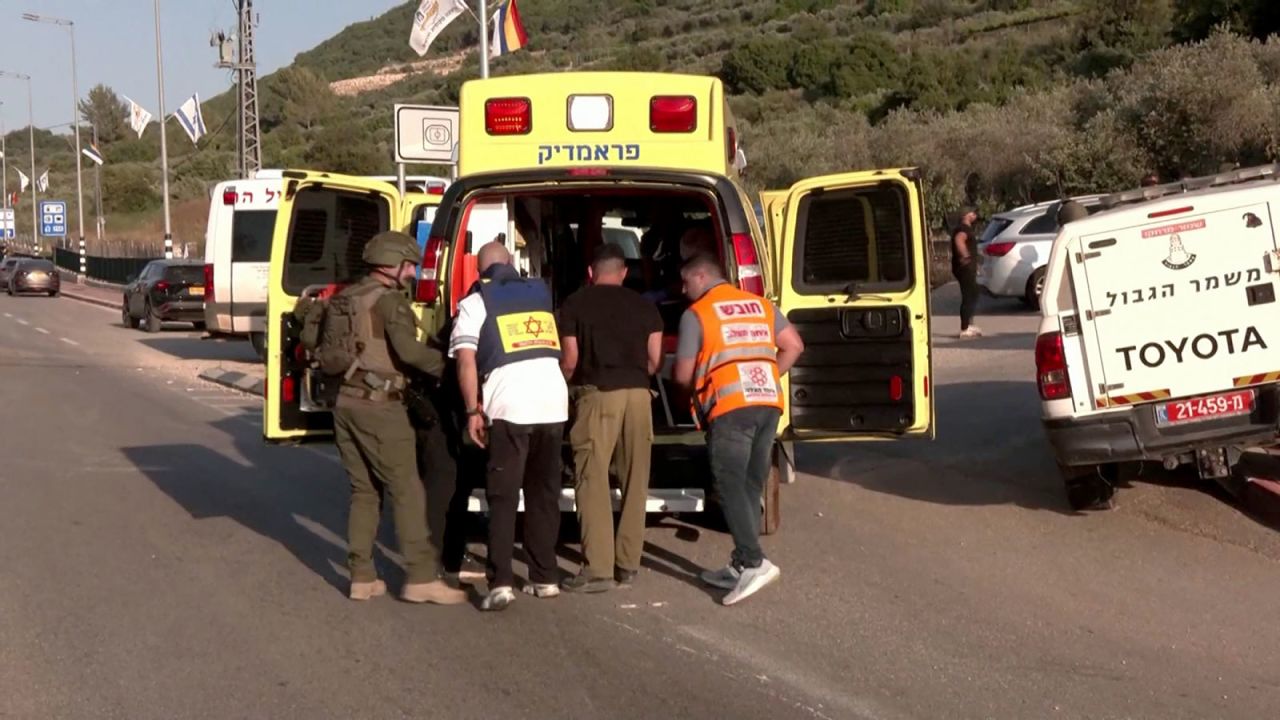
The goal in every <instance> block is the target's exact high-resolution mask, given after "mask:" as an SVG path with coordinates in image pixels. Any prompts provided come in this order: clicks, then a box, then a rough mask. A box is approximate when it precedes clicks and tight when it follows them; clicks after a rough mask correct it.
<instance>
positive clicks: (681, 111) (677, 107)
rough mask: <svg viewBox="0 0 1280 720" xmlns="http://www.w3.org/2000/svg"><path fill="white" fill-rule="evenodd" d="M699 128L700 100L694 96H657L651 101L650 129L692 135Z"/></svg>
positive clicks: (658, 131)
mask: <svg viewBox="0 0 1280 720" xmlns="http://www.w3.org/2000/svg"><path fill="white" fill-rule="evenodd" d="M697 127H698V99H697V98H695V97H693V96H692V95H655V96H654V97H652V98H650V99H649V129H650V130H652V131H653V132H656V133H690V132H693V131H694V130H695V129H697Z"/></svg>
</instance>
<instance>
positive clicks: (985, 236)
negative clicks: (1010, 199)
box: [978, 195, 1101, 308]
mask: <svg viewBox="0 0 1280 720" xmlns="http://www.w3.org/2000/svg"><path fill="white" fill-rule="evenodd" d="M1100 198H1101V196H1100V195H1084V196H1081V197H1076V198H1072V199H1073V200H1075V201H1076V202H1078V203H1080V204H1081V205H1083V206H1084V208H1085V210H1087V211H1088V212H1089V214H1091V215H1092V214H1093V213H1094V212H1096V211H1097V210H1098V209H1099V205H1098V201H1099V199H1100ZM1061 206H1062V201H1060V200H1054V201H1052V202H1043V203H1037V204H1035V205H1024V206H1022V207H1019V208H1014V209H1012V210H1007V211H1005V212H1002V213H997V214H995V215H993V216H991V220H990V221H989V222H988V223H987V227H986V229H985V230H984V231H983V233H982V237H981V238H980V239H979V240H978V254H979V255H980V256H981V260H982V264H981V265H980V266H979V268H978V284H979V285H980V286H982V287H983V288H984V289H986V291H987V292H988V293H989V294H991V295H994V296H996V297H1016V298H1021V299H1022V301H1023V302H1025V303H1026V304H1027V305H1028V306H1030V307H1033V308H1038V307H1040V292H1041V290H1043V289H1044V273H1045V265H1047V264H1048V263H1049V251H1050V250H1051V249H1052V248H1053V241H1054V238H1056V237H1058V208H1059V207H1061Z"/></svg>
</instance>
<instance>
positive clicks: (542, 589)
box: [520, 583, 560, 600]
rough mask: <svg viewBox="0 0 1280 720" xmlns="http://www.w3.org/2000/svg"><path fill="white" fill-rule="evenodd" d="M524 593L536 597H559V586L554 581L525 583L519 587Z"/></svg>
mask: <svg viewBox="0 0 1280 720" xmlns="http://www.w3.org/2000/svg"><path fill="white" fill-rule="evenodd" d="M520 589H521V590H523V591H524V592H525V594H526V595H532V596H534V597H536V598H542V599H544V600H545V599H547V598H553V597H560V586H559V585H557V584H555V583H525V585H524V587H523V588H520Z"/></svg>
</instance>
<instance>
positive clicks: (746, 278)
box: [733, 233, 764, 297]
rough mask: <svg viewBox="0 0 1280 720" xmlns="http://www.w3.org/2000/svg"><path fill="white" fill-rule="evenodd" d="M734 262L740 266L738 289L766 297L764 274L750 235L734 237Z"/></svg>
mask: <svg viewBox="0 0 1280 720" xmlns="http://www.w3.org/2000/svg"><path fill="white" fill-rule="evenodd" d="M733 262H734V264H735V265H737V266H738V287H739V288H741V289H743V290H746V291H747V292H749V293H753V294H755V295H759V296H761V297H764V273H763V272H761V269H760V258H759V257H757V256H756V245H755V242H753V241H752V239H751V234H750V233H737V234H735V235H734V236H733Z"/></svg>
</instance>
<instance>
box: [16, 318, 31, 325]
mask: <svg viewBox="0 0 1280 720" xmlns="http://www.w3.org/2000/svg"><path fill="white" fill-rule="evenodd" d="M17 320H18V324H19V325H30V324H31V323H29V322H27V321H26V320H23V319H22V318H18V319H17Z"/></svg>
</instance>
